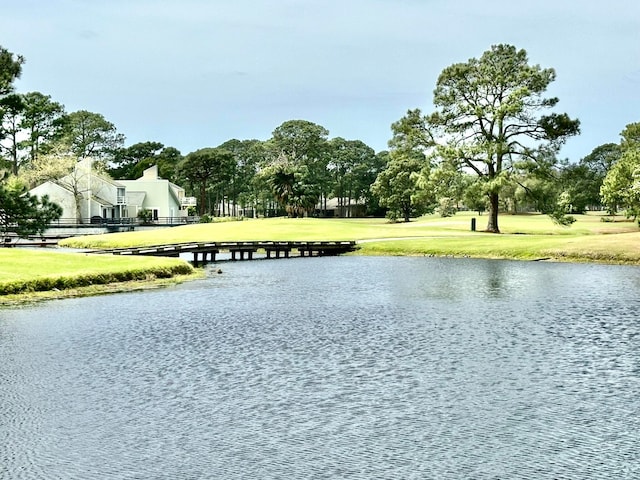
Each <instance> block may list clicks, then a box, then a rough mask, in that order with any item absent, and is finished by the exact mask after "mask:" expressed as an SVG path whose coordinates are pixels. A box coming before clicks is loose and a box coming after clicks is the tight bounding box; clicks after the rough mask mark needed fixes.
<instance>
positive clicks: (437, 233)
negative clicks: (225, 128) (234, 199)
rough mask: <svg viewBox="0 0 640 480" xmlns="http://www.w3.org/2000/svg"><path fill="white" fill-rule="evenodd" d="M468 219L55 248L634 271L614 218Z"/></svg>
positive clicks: (257, 229) (314, 223)
mask: <svg viewBox="0 0 640 480" xmlns="http://www.w3.org/2000/svg"><path fill="white" fill-rule="evenodd" d="M472 217H476V219H477V228H478V229H479V230H480V229H482V228H484V225H483V223H484V222H486V216H479V217H478V216H477V215H474V214H472V213H459V214H457V215H455V216H454V217H450V218H441V217H439V216H437V215H429V216H425V217H421V218H420V219H417V220H415V221H412V222H409V223H395V224H392V223H388V222H387V221H386V220H384V219H314V218H299V219H287V218H270V219H259V220H245V221H240V222H221V223H210V224H198V225H186V226H181V227H173V228H168V229H162V230H160V229H158V230H152V231H138V232H126V233H115V234H107V235H94V236H86V237H76V238H71V239H67V240H64V241H63V242H61V245H65V246H71V247H78V248H117V247H129V246H149V245H158V244H165V243H167V244H168V243H182V242H198V241H200V242H210V241H250V240H273V241H278V240H281V241H284V240H356V241H358V242H359V243H360V250H359V252H358V253H359V254H364V255H434V256H468V257H479V258H507V259H521V260H541V259H549V260H564V261H576V262H605V263H630V264H640V231H639V230H638V226H637V224H635V223H633V222H624V221H622V220H623V219H622V218H620V217H618V218H617V219H615V220H616V221H615V222H603V221H601V219H602V218H603V216H601V215H578V216H576V218H577V222H576V223H574V224H573V225H572V226H571V227H562V226H559V225H556V224H554V223H553V222H552V221H551V219H550V218H549V217H547V216H545V215H501V216H500V228H501V230H502V232H503V233H502V234H500V235H495V234H488V233H484V232H481V231H478V232H471V231H470V224H471V218H472ZM607 218H608V217H607Z"/></svg>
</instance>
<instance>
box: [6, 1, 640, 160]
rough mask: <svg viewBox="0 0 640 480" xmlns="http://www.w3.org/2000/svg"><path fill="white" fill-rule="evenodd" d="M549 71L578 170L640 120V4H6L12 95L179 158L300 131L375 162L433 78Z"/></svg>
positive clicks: (427, 102)
mask: <svg viewBox="0 0 640 480" xmlns="http://www.w3.org/2000/svg"><path fill="white" fill-rule="evenodd" d="M500 43H506V44H511V45H514V46H516V47H517V48H518V49H521V48H522V49H524V50H526V51H527V53H528V56H529V61H530V63H531V64H539V65H540V66H541V67H543V68H554V69H555V71H556V74H557V77H556V80H555V82H553V83H552V84H551V85H550V87H549V89H548V92H547V93H548V95H549V96H556V97H558V98H559V99H560V102H559V103H558V105H557V107H556V108H555V110H554V111H556V112H565V113H567V114H568V115H569V116H571V117H572V118H578V119H579V120H580V122H581V134H580V136H578V137H573V138H571V139H569V140H568V141H567V143H566V145H565V146H564V147H563V149H562V150H561V152H560V157H561V158H567V159H569V160H570V161H578V160H580V159H581V158H582V157H584V156H585V155H588V154H589V153H590V152H591V151H592V150H593V149H594V148H595V147H597V146H599V145H602V144H604V143H609V142H614V143H617V142H619V140H620V132H621V131H622V130H623V129H624V127H625V126H626V125H627V124H629V123H632V122H639V121H640V88H639V87H640V2H638V0H608V1H602V0H528V1H526V2H516V1H513V0H484V1H478V0H208V1H207V0H179V1H177V0H176V1H174V0H21V1H16V0H0V46H2V47H4V48H6V49H8V50H9V51H11V52H13V53H15V54H20V55H22V56H24V58H25V60H26V63H25V64H24V65H23V71H22V76H21V78H20V79H19V80H18V81H17V82H16V83H15V86H16V90H17V91H18V92H21V93H26V92H32V91H38V92H41V93H43V94H46V95H50V96H51V98H52V100H54V101H57V102H60V103H62V104H63V105H64V106H65V110H66V111H67V112H73V111H77V110H88V111H90V112H95V113H99V114H101V115H103V116H104V117H105V118H106V119H107V120H108V121H110V122H112V123H113V124H114V125H115V126H116V128H117V130H118V132H119V133H121V134H123V135H124V136H125V137H126V142H125V145H126V146H129V145H132V144H135V143H138V142H146V141H157V142H161V143H163V144H164V145H165V146H171V147H175V148H177V149H178V150H180V151H181V152H182V154H184V155H186V154H187V153H189V152H192V151H194V150H197V149H199V148H204V147H215V146H218V145H220V144H222V143H223V142H225V141H227V140H230V139H232V138H237V139H239V140H247V139H254V138H255V139H259V140H266V139H268V138H270V137H271V134H272V132H273V130H274V129H275V128H276V127H278V126H279V125H281V124H282V123H283V122H285V121H288V120H308V121H311V122H314V123H317V124H319V125H322V126H323V127H325V128H326V129H327V130H329V137H330V138H334V137H343V138H346V139H348V140H362V141H363V142H365V143H366V144H367V145H369V146H370V147H372V148H373V149H375V150H376V151H381V150H384V149H386V148H387V142H388V141H389V139H390V138H391V128H390V127H391V124H392V123H393V122H395V121H397V120H398V119H400V118H401V117H402V116H403V115H404V114H405V113H406V111H407V110H408V109H413V108H420V109H421V110H423V111H424V112H425V113H429V112H431V111H433V110H434V106H433V90H434V88H435V85H436V82H437V80H438V76H439V75H440V73H441V72H442V70H443V69H444V68H446V67H448V66H449V65H452V64H454V63H461V62H466V61H468V60H469V59H470V58H479V57H480V56H481V55H482V53H483V52H485V51H487V50H489V49H490V48H491V46H492V45H496V44H500Z"/></svg>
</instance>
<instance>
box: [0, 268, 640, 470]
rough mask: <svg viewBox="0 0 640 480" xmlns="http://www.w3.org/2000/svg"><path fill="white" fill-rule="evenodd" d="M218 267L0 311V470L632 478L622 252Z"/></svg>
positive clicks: (635, 373)
mask: <svg viewBox="0 0 640 480" xmlns="http://www.w3.org/2000/svg"><path fill="white" fill-rule="evenodd" d="M212 268H217V266H214V267H212ZM222 268H223V270H224V273H223V274H222V275H212V276H211V278H209V279H207V280H205V281H202V282H194V283H189V284H184V285H181V286H178V287H175V288H170V289H166V290H159V291H153V292H139V293H132V294H125V295H115V296H108V297H97V298H90V299H77V300H65V301H60V302H52V303H48V304H45V305H42V306H37V307H33V308H26V309H19V310H3V311H0V362H1V363H0V364H1V365H2V368H0V383H1V385H2V388H1V389H0V404H1V405H2V407H3V408H2V410H1V411H0V433H1V434H2V436H3V449H2V450H1V451H0V465H1V466H0V472H1V473H2V475H0V477H3V478H4V477H7V478H17V479H20V478H25V479H31V478H65V479H67V478H69V479H76V478H77V479H94V478H95V479H105V478H106V479H109V478H114V479H115V478H117V479H121V478H125V479H126V478H230V479H233V478H243V479H244V478H264V479H269V478H355V479H370V478H452V479H453V478H455V479H457V478H492V479H493V478H532V479H539V478H542V479H545V478H549V479H551V478H638V475H640V473H639V471H638V465H640V458H638V453H637V445H638V441H639V437H638V433H637V432H639V431H640V428H639V427H640V424H639V423H640V420H638V419H639V418H640V416H639V415H638V414H640V401H639V400H638V399H639V398H640V396H639V394H640V382H639V380H640V365H639V363H638V362H639V361H638V359H639V358H640V355H639V354H640V352H639V346H638V338H639V337H638V335H639V334H640V325H639V322H638V320H637V311H638V307H639V306H640V301H639V300H638V299H637V294H636V290H634V285H637V284H638V280H639V278H640V272H639V271H638V269H635V268H627V267H594V266H585V265H561V264H543V263H535V264H529V263H518V262H484V261H475V260H453V259H430V258H360V257H345V258H326V259H324V258H323V259H291V260H279V261H257V262H238V263H232V264H224V265H223V266H222ZM2 469H4V470H2Z"/></svg>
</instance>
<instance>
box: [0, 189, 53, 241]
mask: <svg viewBox="0 0 640 480" xmlns="http://www.w3.org/2000/svg"><path fill="white" fill-rule="evenodd" d="M61 215H62V208H61V207H60V206H59V205H56V204H55V203H51V202H50V201H49V198H48V197H47V196H46V195H45V196H44V197H42V199H38V198H37V197H35V196H33V195H29V193H27V190H26V187H25V186H24V185H23V184H21V183H20V182H18V181H17V180H15V179H13V180H10V181H8V182H2V181H0V236H1V237H3V238H4V237H5V236H6V235H7V234H8V233H10V232H12V233H15V234H16V235H17V236H19V237H27V236H29V235H36V234H41V233H42V232H43V231H44V230H45V229H46V228H47V227H48V226H49V224H50V223H51V222H52V221H54V220H57V219H59V218H60V216H61Z"/></svg>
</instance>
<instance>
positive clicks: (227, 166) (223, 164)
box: [178, 148, 235, 215]
mask: <svg viewBox="0 0 640 480" xmlns="http://www.w3.org/2000/svg"><path fill="white" fill-rule="evenodd" d="M234 166H235V163H234V158H233V154H232V153H231V152H229V151H228V150H225V149H222V148H202V149H200V150H196V151H195V152H191V153H190V154H188V155H187V156H186V157H185V158H184V160H182V162H181V163H180V165H179V166H178V173H179V176H180V177H182V178H183V179H184V180H185V181H186V182H188V183H189V185H190V186H191V188H193V189H196V190H197V191H198V192H199V202H198V207H199V214H200V215H204V214H205V213H206V212H207V189H208V188H213V187H215V186H216V185H217V184H220V183H222V182H226V181H228V180H229V178H231V172H232V170H233V168H234Z"/></svg>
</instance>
